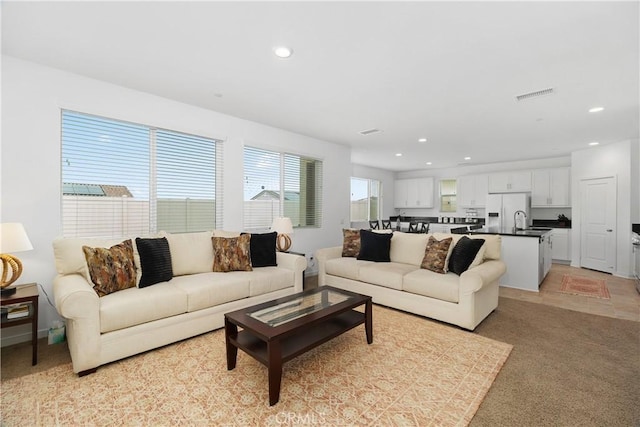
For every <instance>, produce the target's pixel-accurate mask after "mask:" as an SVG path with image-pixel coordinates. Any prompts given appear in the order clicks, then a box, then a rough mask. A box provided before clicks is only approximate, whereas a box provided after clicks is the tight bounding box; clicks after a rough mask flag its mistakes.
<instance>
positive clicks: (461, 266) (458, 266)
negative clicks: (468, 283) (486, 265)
mask: <svg viewBox="0 0 640 427" xmlns="http://www.w3.org/2000/svg"><path fill="white" fill-rule="evenodd" d="M483 245H484V240H483V239H469V238H468V237H467V236H463V237H462V238H460V240H458V243H456V246H455V247H454V248H453V252H451V257H450V258H449V270H450V271H452V272H454V273H455V274H457V275H461V274H462V273H464V272H465V271H467V269H469V267H470V266H471V265H472V263H473V262H474V259H475V258H476V256H478V258H479V260H478V261H476V263H477V264H480V263H481V262H482V255H479V252H480V248H481V247H482V246H483ZM477 264H476V265H477Z"/></svg>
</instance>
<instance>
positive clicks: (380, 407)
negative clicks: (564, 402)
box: [0, 306, 512, 426]
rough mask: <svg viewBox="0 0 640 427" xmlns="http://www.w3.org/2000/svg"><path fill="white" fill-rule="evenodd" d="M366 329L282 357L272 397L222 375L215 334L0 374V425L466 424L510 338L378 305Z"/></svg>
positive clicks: (243, 377) (263, 385)
mask: <svg viewBox="0 0 640 427" xmlns="http://www.w3.org/2000/svg"><path fill="white" fill-rule="evenodd" d="M373 321H374V337H373V338H374V341H373V344H371V345H367V343H366V338H365V332H364V328H363V327H358V328H355V329H353V330H351V331H349V332H347V333H346V334H344V335H342V336H340V337H338V338H336V339H334V340H332V341H329V342H327V343H325V344H323V345H321V346H320V347H317V348H316V349H314V350H312V351H310V352H308V353H306V354H304V355H302V356H300V357H298V358H296V359H294V360H292V361H290V362H288V363H286V364H285V365H284V370H283V371H284V372H283V378H282V391H281V393H280V402H279V403H278V404H276V405H275V406H272V407H270V406H269V405H268V380H267V370H266V368H265V367H264V366H263V365H261V364H259V363H258V362H256V361H255V360H254V359H253V358H251V357H250V356H248V355H246V354H245V353H243V352H242V351H240V352H238V362H237V367H236V369H234V370H233V371H227V368H226V359H225V345H224V333H223V331H221V330H218V331H214V332H211V333H208V334H204V335H201V336H198V337H195V338H192V339H189V340H185V341H182V342H180V343H176V344H173V345H169V346H166V347H163V348H160V349H156V350H153V351H150V352H147V353H144V354H141V355H138V356H134V357H130V358H127V359H124V360H121V361H119V362H114V363H111V364H109V365H106V366H103V367H100V368H99V369H98V371H97V372H96V373H94V374H91V375H88V376H86V377H82V378H78V377H77V376H76V375H74V374H73V373H72V371H71V365H70V363H67V364H64V365H60V366H58V367H56V368H51V369H48V370H46V371H42V372H36V373H32V374H28V375H25V376H22V377H18V378H14V379H10V380H7V381H3V382H2V388H1V392H0V397H1V401H2V404H1V409H2V425H7V426H15V425H154V426H175V425H216V426H218V425H221V426H283V425H290V426H293V425H331V426H346V425H349V426H352V425H353V426H377V425H406V426H429V425H438V426H465V425H467V424H468V423H469V422H470V420H471V419H472V417H473V415H474V414H475V412H476V411H477V409H478V407H479V405H480V403H481V402H482V400H483V398H484V396H485V395H486V393H487V391H488V390H489V388H490V387H491V384H492V383H493V381H494V379H495V377H496V375H497V374H498V372H499V371H500V369H501V367H502V366H503V364H504V363H505V361H506V360H507V357H508V356H509V353H510V352H511V349H512V346H511V345H509V344H505V343H501V342H498V341H495V340H492V339H489V338H485V337H481V336H479V335H476V334H473V333H470V332H466V331H463V330H460V329H457V328H454V327H450V326H445V325H443V324H440V323H437V322H434V321H430V320H427V319H424V318H421V317H417V316H413V315H409V314H406V313H402V312H398V311H395V310H392V309H388V308H384V307H379V306H374V311H373Z"/></svg>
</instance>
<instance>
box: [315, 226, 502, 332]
mask: <svg viewBox="0 0 640 427" xmlns="http://www.w3.org/2000/svg"><path fill="white" fill-rule="evenodd" d="M429 236H433V237H434V238H436V239H437V240H442V239H445V238H448V237H451V238H452V239H453V243H452V245H451V248H453V247H454V245H455V244H456V243H457V242H458V240H459V239H460V238H461V237H462V236H461V235H459V234H444V233H433V234H410V233H401V232H394V233H393V237H392V238H391V248H390V251H389V258H390V260H391V262H371V261H362V260H358V259H357V258H355V257H343V256H342V250H343V247H342V246H337V247H332V248H325V249H320V250H318V251H317V252H316V258H317V260H318V265H319V276H318V284H319V285H320V286H322V285H329V286H335V287H337V288H342V289H347V290H350V291H353V292H358V293H362V294H366V295H370V296H371V297H373V302H374V303H377V304H382V305H385V306H389V307H393V308H397V309H400V310H403V311H408V312H411V313H415V314H418V315H421V316H425V317H429V318H432V319H436V320H439V321H442V322H446V323H450V324H453V325H457V326H460V327H462V328H465V329H468V330H474V329H475V327H476V326H478V324H479V323H480V322H482V320H484V319H485V318H486V317H487V316H488V315H489V314H491V312H492V311H493V310H495V309H496V308H497V306H498V289H499V285H498V279H499V278H500V277H501V276H502V275H503V274H504V273H505V271H506V266H505V263H504V262H502V261H501V260H500V245H501V242H500V236H498V235H482V236H468V237H469V238H482V239H484V240H485V243H484V245H483V246H482V248H481V249H480V251H479V252H478V254H477V256H476V258H475V260H474V262H473V264H472V265H471V266H470V268H469V269H468V270H466V271H464V272H463V273H462V274H461V275H457V274H454V273H452V272H447V273H446V274H439V273H435V272H433V271H430V270H427V269H424V268H420V265H421V263H422V260H423V257H424V255H425V249H426V247H427V242H428V239H429ZM450 253H451V251H450ZM475 264H478V265H475Z"/></svg>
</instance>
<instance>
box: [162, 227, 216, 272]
mask: <svg viewBox="0 0 640 427" xmlns="http://www.w3.org/2000/svg"><path fill="white" fill-rule="evenodd" d="M211 235H212V232H211V231H203V232H201V233H177V234H174V233H166V237H167V241H168V242H169V249H170V250H171V268H172V269H173V275H174V276H182V275H184V274H195V273H206V272H209V271H211V266H212V265H213V247H212V246H211Z"/></svg>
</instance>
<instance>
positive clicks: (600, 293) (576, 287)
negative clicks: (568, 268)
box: [560, 274, 611, 299]
mask: <svg viewBox="0 0 640 427" xmlns="http://www.w3.org/2000/svg"><path fill="white" fill-rule="evenodd" d="M560 292H562V293H564V294H571V295H582V296H585V297H592V298H602V299H610V298H611V296H610V295H609V289H608V288H607V283H606V281H605V280H603V279H592V278H590V277H585V276H574V275H572V274H565V275H564V277H563V278H562V286H561V287H560Z"/></svg>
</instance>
